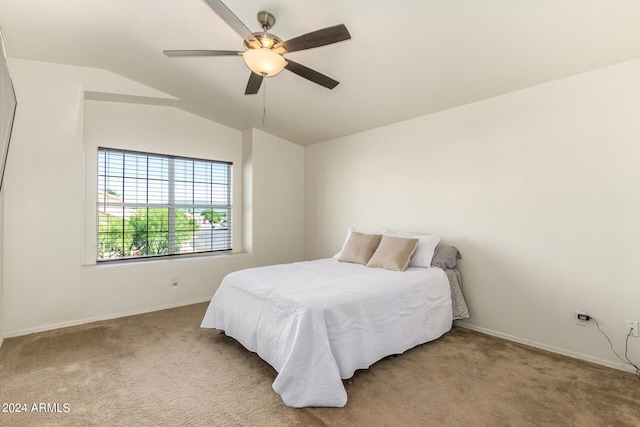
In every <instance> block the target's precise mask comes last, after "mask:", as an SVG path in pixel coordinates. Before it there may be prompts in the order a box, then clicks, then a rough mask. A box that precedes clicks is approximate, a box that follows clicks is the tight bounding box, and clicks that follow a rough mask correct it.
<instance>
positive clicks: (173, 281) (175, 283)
mask: <svg viewBox="0 0 640 427" xmlns="http://www.w3.org/2000/svg"><path fill="white" fill-rule="evenodd" d="M171 286H172V287H174V288H175V287H176V286H178V276H175V277H172V278H171Z"/></svg>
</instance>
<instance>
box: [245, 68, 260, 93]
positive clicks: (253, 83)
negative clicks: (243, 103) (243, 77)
mask: <svg viewBox="0 0 640 427" xmlns="http://www.w3.org/2000/svg"><path fill="white" fill-rule="evenodd" d="M262 79H264V77H262V76H261V75H260V74H256V73H254V72H251V75H250V76H249V82H248V83H247V89H246V90H245V91H244V94H245V95H255V94H256V93H258V91H259V90H260V85H262Z"/></svg>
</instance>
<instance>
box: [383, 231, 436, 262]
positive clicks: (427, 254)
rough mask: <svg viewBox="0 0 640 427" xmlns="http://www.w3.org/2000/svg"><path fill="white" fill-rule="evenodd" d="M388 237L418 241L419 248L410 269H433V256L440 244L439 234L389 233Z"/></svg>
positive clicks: (412, 258) (412, 259)
mask: <svg viewBox="0 0 640 427" xmlns="http://www.w3.org/2000/svg"><path fill="white" fill-rule="evenodd" d="M384 234H387V235H388V236H394V237H408V238H412V239H418V247H417V248H416V251H415V252H414V254H413V257H411V261H410V262H409V267H424V268H430V267H431V260H432V259H433V254H434V252H435V250H436V246H438V243H440V236H438V235H437V234H429V235H426V234H411V233H388V232H385V233H384Z"/></svg>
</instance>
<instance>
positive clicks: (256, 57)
mask: <svg viewBox="0 0 640 427" xmlns="http://www.w3.org/2000/svg"><path fill="white" fill-rule="evenodd" d="M204 1H205V2H206V3H207V4H208V5H209V7H211V9H213V10H214V12H216V13H217V14H218V15H220V17H221V18H222V19H223V20H224V21H225V22H226V23H227V24H229V26H230V27H231V28H232V29H233V30H234V31H235V32H236V33H238V34H239V35H240V36H241V37H242V38H243V39H244V45H245V47H246V50H244V51H233V50H164V51H163V53H164V54H165V55H167V56H169V57H187V56H242V58H243V59H244V62H245V64H246V65H247V67H248V68H249V69H250V70H251V75H250V76H249V82H248V83H247V88H246V90H245V92H244V93H245V95H253V94H256V93H258V90H260V86H261V85H262V80H263V78H264V77H270V76H275V75H276V74H278V73H279V72H280V71H282V69H283V68H286V69H287V70H289V71H291V72H292V73H295V74H297V75H299V76H300V77H304V78H305V79H307V80H310V81H312V82H314V83H317V84H319V85H321V86H324V87H326V88H328V89H333V88H334V87H336V86H337V85H338V83H339V82H338V81H336V80H334V79H332V78H331V77H328V76H325V75H324V74H321V73H319V72H317V71H315V70H312V69H311V68H308V67H305V66H304V65H302V64H299V63H297V62H294V61H292V60H290V59H288V58H285V57H284V56H283V55H284V54H286V53H290V52H296V51H300V50H306V49H312V48H314V47H320V46H325V45H328V44H332V43H337V42H340V41H343V40H348V39H350V38H351V35H350V34H349V31H348V30H347V27H345V26H344V25H343V24H339V25H335V26H333V27H327V28H324V29H321V30H317V31H313V32H311V33H307V34H303V35H301V36H298V37H294V38H292V39H289V40H286V41H282V40H281V39H280V38H279V37H277V36H275V35H273V34H270V33H269V32H268V31H269V30H270V29H271V27H273V26H274V25H275V23H276V18H275V17H274V16H273V15H272V14H271V13H269V12H265V11H261V12H258V22H259V23H260V25H261V26H262V32H255V33H254V32H251V30H249V29H248V28H247V27H246V26H245V25H244V24H243V23H242V21H240V19H238V17H237V16H235V15H234V14H233V12H231V10H230V9H229V8H228V7H227V6H226V5H225V4H224V3H222V1H220V0H204Z"/></svg>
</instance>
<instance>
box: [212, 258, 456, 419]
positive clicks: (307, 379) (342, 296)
mask: <svg viewBox="0 0 640 427" xmlns="http://www.w3.org/2000/svg"><path fill="white" fill-rule="evenodd" d="M451 325H452V308H451V291H450V288H449V282H448V280H447V277H446V274H445V273H444V271H443V270H441V269H439V268H409V269H407V270H406V271H404V272H395V271H389V270H383V269H378V268H369V267H366V266H363V265H359V264H349V263H342V262H338V261H337V260H334V259H322V260H316V261H308V262H300V263H294V264H282V265H274V266H268V267H260V268H252V269H248V270H241V271H237V272H234V273H231V274H229V275H227V276H226V277H225V278H224V279H223V281H222V284H221V285H220V288H219V289H218V291H217V292H216V294H215V295H214V297H213V299H212V300H211V303H210V304H209V308H208V309H207V312H206V314H205V316H204V319H203V321H202V325H201V326H202V327H203V328H216V329H220V330H224V331H225V333H226V334H227V335H228V336H231V337H233V338H235V339H236V340H238V341H239V342H240V343H241V344H242V345H244V346H245V347H246V348H247V349H248V350H250V351H253V352H256V353H257V354H258V355H259V356H260V357H261V358H262V359H263V360H265V361H266V362H268V363H269V364H270V365H271V366H273V368H274V369H275V370H276V371H277V372H278V376H277V377H276V380H275V381H274V383H273V389H274V390H275V391H276V393H278V394H280V396H281V397H282V399H283V401H284V403H285V404H286V405H288V406H292V407H305V406H335V407H341V406H344V405H345V404H346V402H347V395H346V392H345V389H344V387H343V384H342V379H346V378H350V377H351V376H353V374H354V372H355V371H356V370H357V369H363V368H368V367H369V366H370V365H372V364H373V363H375V362H376V361H378V360H380V359H381V358H383V357H386V356H388V355H391V354H400V353H402V352H404V351H406V350H408V349H410V348H412V347H415V346H416V345H418V344H422V343H425V342H427V341H431V340H434V339H436V338H438V337H440V336H442V335H443V334H444V333H446V332H447V331H449V330H450V329H451Z"/></svg>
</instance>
